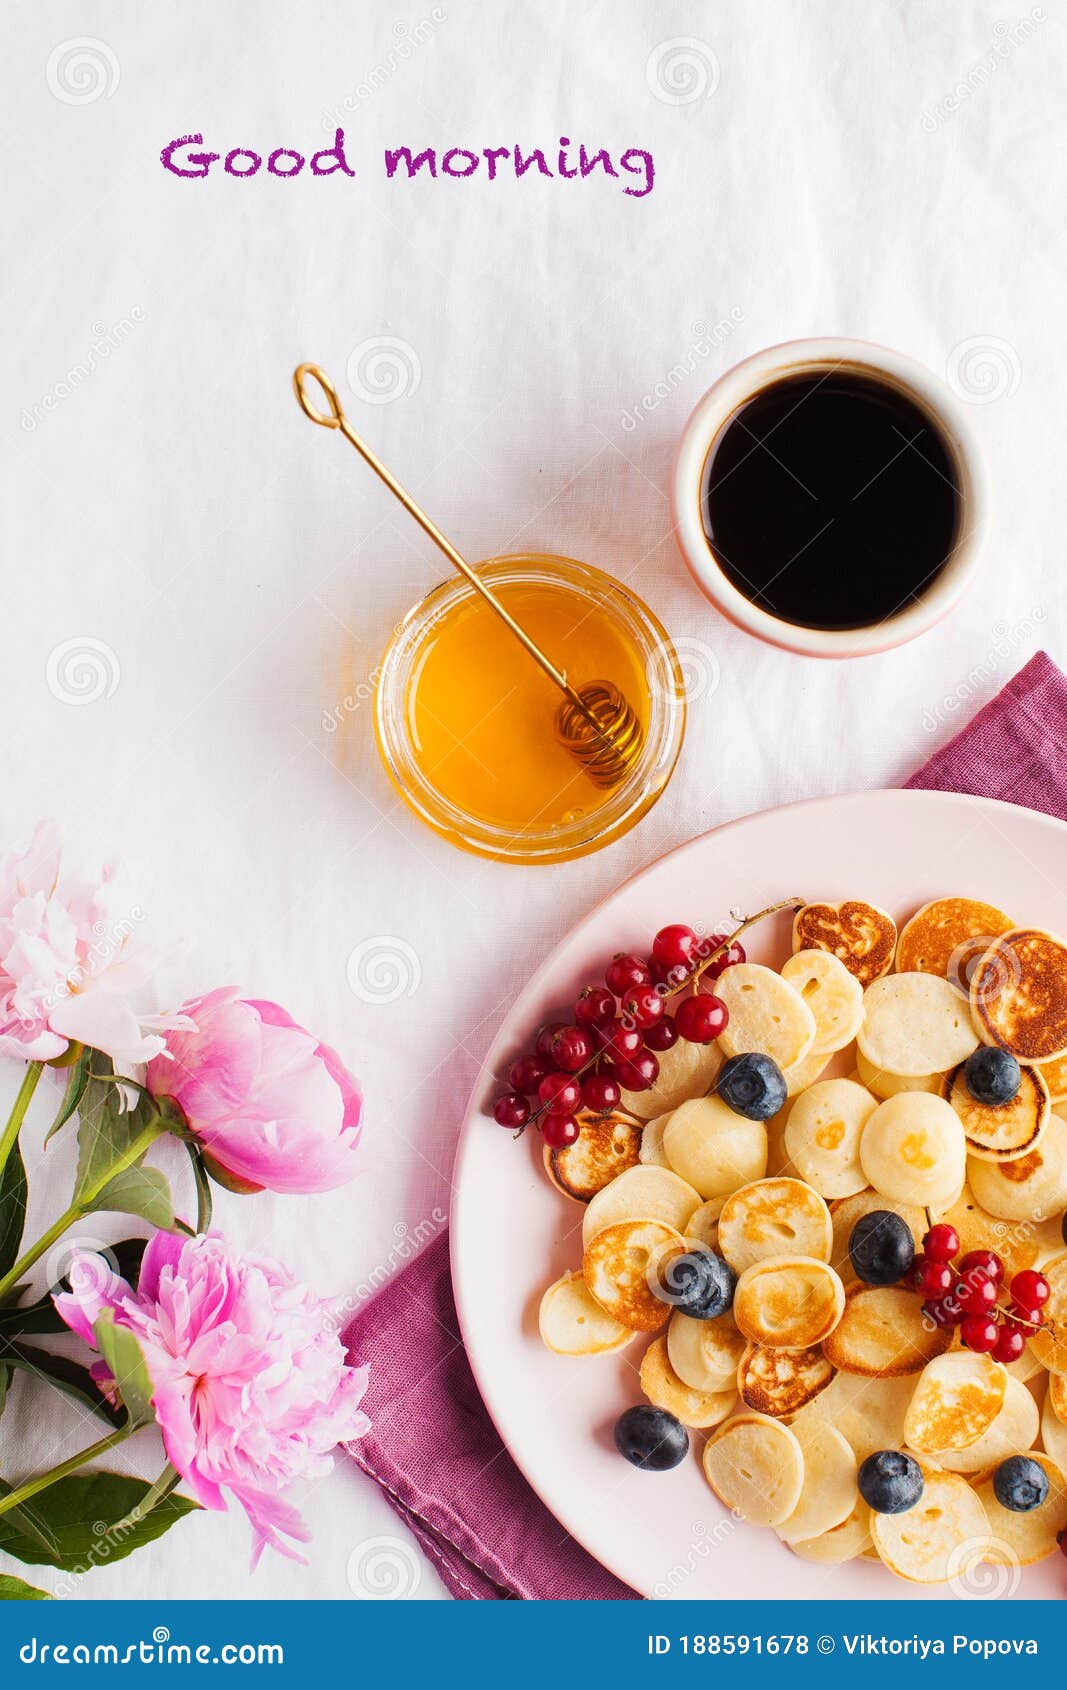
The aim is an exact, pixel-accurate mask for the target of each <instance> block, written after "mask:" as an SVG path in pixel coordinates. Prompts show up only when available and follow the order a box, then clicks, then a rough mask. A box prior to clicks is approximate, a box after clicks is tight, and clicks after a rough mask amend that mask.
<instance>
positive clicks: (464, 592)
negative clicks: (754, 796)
mask: <svg viewBox="0 0 1067 1690" xmlns="http://www.w3.org/2000/svg"><path fill="white" fill-rule="evenodd" d="M479 573H480V574H481V575H482V577H483V579H485V580H486V581H487V583H489V584H490V585H491V586H492V588H493V591H494V593H495V594H496V596H497V598H498V599H499V600H500V601H501V603H502V604H503V606H504V608H505V610H506V611H507V612H508V613H509V614H510V615H511V616H513V617H514V618H515V620H516V621H517V622H518V623H519V624H520V625H521V626H522V628H523V629H524V631H525V632H527V633H528V634H529V635H530V636H531V638H532V639H533V640H534V641H535V642H536V644H537V645H538V646H539V647H540V649H541V650H542V651H544V652H545V653H546V654H547V655H548V656H549V657H550V658H551V660H552V661H553V663H554V664H555V665H556V666H557V667H558V668H559V669H560V670H562V671H564V672H565V674H566V677H567V680H568V681H569V682H570V683H571V684H572V685H573V686H575V687H577V688H579V689H581V688H582V687H583V686H586V685H588V684H589V683H590V682H593V681H609V682H612V683H613V684H614V686H615V687H616V688H618V690H619V692H620V693H621V694H622V695H623V697H624V698H625V700H626V702H627V704H628V705H629V706H630V708H631V709H632V711H633V712H634V715H635V716H636V717H637V720H638V722H639V724H640V728H641V743H640V750H639V752H638V754H637V756H636V757H635V758H634V759H633V762H632V765H630V766H628V767H627V769H626V773H625V776H624V778H623V779H622V780H621V781H620V782H619V784H618V785H617V786H615V787H609V788H605V787H603V786H599V785H597V784H596V783H595V782H594V781H593V780H592V779H591V778H590V776H589V774H587V773H586V771H585V769H584V768H583V766H582V763H581V761H579V760H578V759H577V758H576V757H575V755H574V753H573V752H572V751H571V750H568V748H567V746H566V745H565V744H563V743H561V741H560V738H559V735H558V731H557V718H558V713H559V709H560V702H561V695H560V692H559V689H558V688H557V687H556V686H554V685H553V684H552V682H551V681H550V680H549V679H548V677H547V676H546V675H545V674H544V673H543V672H542V671H541V669H540V668H538V666H537V664H536V663H535V662H534V661H533V659H532V658H531V657H530V655H529V653H528V652H526V651H524V650H523V648H522V646H521V645H520V643H519V642H518V640H517V639H516V637H515V635H514V634H513V633H512V632H511V630H510V629H509V628H508V626H507V624H506V623H504V622H503V621H502V620H501V619H500V618H499V617H498V616H497V615H496V614H495V613H494V611H493V609H492V607H491V606H490V605H488V604H487V603H486V602H485V601H484V600H483V599H481V598H480V597H479V596H478V595H477V594H476V593H475V592H474V591H473V590H472V589H471V587H470V586H469V584H467V583H465V582H463V581H458V582H446V583H444V584H443V585H442V586H441V587H438V588H437V589H435V591H434V592H432V593H431V594H429V596H428V597H427V598H426V599H424V600H423V601H422V603H421V604H419V605H417V606H416V607H415V609H414V610H413V611H411V612H410V613H409V615H408V617H407V618H406V619H405V621H404V623H403V624H402V625H401V627H400V629H399V630H398V632H397V634H396V636H395V637H394V640H393V643H392V644H391V646H390V647H389V650H388V651H387V652H386V655H385V658H384V660H383V663H382V667H381V673H380V677H379V682H378V695H377V706H376V712H377V727H378V740H379V748H380V750H381V753H382V757H383V760H384V762H385V765H386V768H387V770H388V772H389V774H390V777H391V778H392V780H393V782H394V784H395V786H396V787H397V790H398V791H399V792H400V794H401V796H402V797H403V798H404V800H405V801H406V802H407V803H408V804H409V805H410V806H411V808H412V809H413V810H415V812H416V813H417V814H418V815H420V816H421V817H422V818H423V819H424V820H425V821H427V822H428V823H429V824H430V826H431V827H433V828H434V829H435V830H436V831H437V832H439V833H442V834H443V835H444V836H445V837H446V838H449V839H452V840H453V841H454V842H455V843H456V844H459V845H462V846H464V847H465V848H466V849H468V850H473V851H477V852H479V853H480V854H483V855H485V856H490V857H495V858H498V859H502V860H510V861H523V862H531V861H541V862H557V861H563V860H565V859H567V858H570V857H575V856H581V855H583V854H584V853H585V852H587V851H591V850H595V849H596V848H597V847H598V846H600V845H603V844H606V843H607V842H608V841H609V840H610V839H613V838H617V837H618V835H619V834H620V833H623V832H625V831H626V829H627V828H629V827H631V826H632V825H633V824H634V822H635V821H636V820H637V819H638V817H639V816H641V815H643V814H644V813H645V811H646V810H647V809H648V808H649V807H650V805H651V804H652V803H654V802H655V800H656V798H657V797H658V796H659V794H660V792H661V791H662V789H663V787H664V786H665V785H666V783H667V780H668V779H669V778H670V775H671V772H672V771H673V769H674V765H675V762H676V760H677V757H678V752H679V749H680V746H681V741H682V733H683V729H684V721H685V704H684V697H683V689H682V681H681V672H680V667H679V664H678V659H677V656H676V654H675V651H674V648H673V646H672V645H671V642H670V640H669V639H668V637H667V635H666V633H665V632H664V630H663V629H662V627H661V626H660V624H659V623H658V622H657V621H656V619H655V618H654V617H653V616H652V614H651V612H650V611H649V610H648V609H647V608H646V607H645V606H644V605H643V604H641V602H640V600H638V599H636V598H634V597H633V595H632V594H630V593H629V592H627V591H626V589H625V588H623V587H621V586H620V585H619V583H618V582H616V581H614V580H613V579H612V578H611V577H610V576H607V575H604V574H602V573H601V572H600V571H599V570H596V569H593V568H591V567H590V566H588V565H584V564H579V563H576V562H574V561H573V560H571V559H568V558H556V557H546V556H542V555H539V554H525V555H522V556H519V557H508V558H496V559H493V560H491V561H490V562H489V563H486V564H481V565H479Z"/></svg>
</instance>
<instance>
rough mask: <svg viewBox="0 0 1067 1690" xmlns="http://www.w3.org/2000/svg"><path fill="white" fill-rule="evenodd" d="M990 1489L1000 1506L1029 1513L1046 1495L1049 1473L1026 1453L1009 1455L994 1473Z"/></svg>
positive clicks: (1039, 1505) (1037, 1506)
mask: <svg viewBox="0 0 1067 1690" xmlns="http://www.w3.org/2000/svg"><path fill="white" fill-rule="evenodd" d="M993 1492H994V1495H995V1496H996V1499H997V1501H998V1502H999V1503H1000V1506H1001V1507H1002V1508H1010V1509H1011V1511H1012V1513H1013V1514H1029V1513H1030V1511H1031V1509H1033V1508H1040V1507H1041V1504H1042V1503H1043V1502H1044V1500H1045V1498H1046V1496H1047V1495H1048V1474H1047V1473H1046V1472H1045V1469H1044V1468H1043V1467H1040V1466H1039V1465H1038V1463H1037V1462H1036V1461H1032V1460H1031V1458H1030V1457H1029V1456H1028V1455H1009V1457H1008V1459H1007V1461H1002V1462H1001V1464H1000V1466H999V1467H998V1468H997V1470H996V1472H995V1473H994V1474H993Z"/></svg>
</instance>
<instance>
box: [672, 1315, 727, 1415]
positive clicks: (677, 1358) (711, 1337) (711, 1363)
mask: <svg viewBox="0 0 1067 1690" xmlns="http://www.w3.org/2000/svg"><path fill="white" fill-rule="evenodd" d="M744 1353H745V1340H744V1338H743V1337H742V1336H741V1334H740V1332H739V1331H738V1330H737V1327H736V1326H735V1324H734V1319H733V1316H732V1315H731V1314H720V1315H719V1316H718V1317H717V1318H716V1319H715V1320H693V1319H691V1318H690V1316H689V1315H687V1314H682V1313H681V1312H680V1310H678V1309H676V1310H675V1312H674V1313H673V1314H672V1315H671V1323H670V1325H669V1326H668V1328H667V1355H668V1358H669V1360H670V1364H671V1366H672V1367H673V1368H674V1371H675V1373H677V1375H678V1377H679V1379H680V1380H681V1381H682V1383H683V1385H688V1386H689V1387H690V1389H691V1390H694V1391H704V1392H707V1393H708V1394H709V1395H712V1396H716V1395H718V1393H719V1392H720V1391H727V1390H732V1391H736V1389H737V1369H738V1365H739V1363H740V1361H741V1357H742V1356H743V1355H744Z"/></svg>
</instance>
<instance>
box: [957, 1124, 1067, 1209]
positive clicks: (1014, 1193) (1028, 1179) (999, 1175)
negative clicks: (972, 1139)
mask: <svg viewBox="0 0 1067 1690" xmlns="http://www.w3.org/2000/svg"><path fill="white" fill-rule="evenodd" d="M967 1179H968V1183H969V1185H970V1187H971V1190H972V1191H973V1192H974V1195H975V1197H976V1198H977V1199H978V1201H979V1203H981V1205H982V1207H983V1209H988V1211H989V1213H990V1214H991V1215H995V1216H996V1217H997V1219H998V1220H1004V1221H1042V1220H1046V1219H1048V1218H1049V1217H1050V1216H1052V1215H1058V1214H1062V1213H1063V1211H1064V1209H1067V1122H1065V1121H1063V1120H1061V1118H1060V1117H1059V1115H1057V1113H1056V1111H1055V1110H1053V1111H1052V1114H1051V1115H1050V1117H1049V1120H1048V1125H1047V1126H1046V1128H1045V1131H1044V1132H1043V1133H1042V1135H1041V1142H1040V1143H1039V1144H1038V1145H1036V1146H1035V1148H1034V1149H1033V1150H1029V1151H1027V1153H1026V1155H1025V1156H1019V1157H1016V1158H1014V1159H1013V1160H1012V1161H1010V1162H985V1161H980V1160H979V1159H978V1158H977V1157H975V1156H972V1157H971V1158H970V1160H969V1161H968V1164H967Z"/></svg>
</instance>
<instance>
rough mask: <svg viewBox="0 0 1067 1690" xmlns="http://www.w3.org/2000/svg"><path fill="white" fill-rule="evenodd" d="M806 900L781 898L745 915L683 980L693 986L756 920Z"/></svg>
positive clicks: (788, 908)
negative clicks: (777, 901)
mask: <svg viewBox="0 0 1067 1690" xmlns="http://www.w3.org/2000/svg"><path fill="white" fill-rule="evenodd" d="M807 902H808V900H807V898H783V899H782V901H781V903H778V904H768V905H767V908H766V909H765V910H760V911H759V912H758V914H756V915H746V916H745V917H744V919H743V920H742V921H741V922H740V923H739V925H738V926H737V927H735V928H734V930H733V932H732V933H728V934H727V936H726V938H725V939H724V940H723V941H722V943H721V944H719V945H716V947H715V949H714V950H713V951H710V952H709V953H708V955H707V956H706V957H703V958H702V959H701V963H700V967H699V968H698V969H696V970H695V971H694V973H693V975H692V978H691V980H690V981H686V982H685V983H686V985H689V984H692V985H693V987H694V988H695V986H696V984H697V981H698V980H699V979H700V977H701V975H702V974H703V973H704V971H705V970H706V969H708V968H710V967H711V965H712V963H713V962H717V961H718V959H719V958H720V957H721V956H723V955H724V954H725V953H726V952H727V951H728V950H729V949H730V946H731V945H732V944H733V942H734V940H735V939H740V937H741V935H742V933H747V932H748V930H749V928H750V927H755V925H756V923H757V922H758V921H765V920H766V919H767V917H768V916H769V915H781V913H782V911H783V910H802V909H803V908H804V906H805V904H806V903H807Z"/></svg>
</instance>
